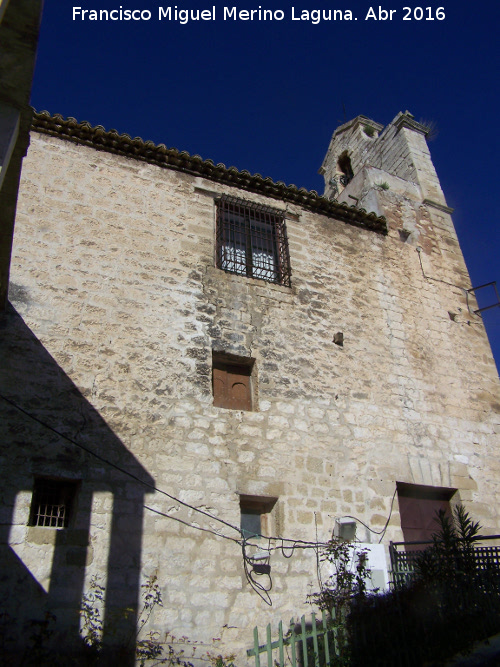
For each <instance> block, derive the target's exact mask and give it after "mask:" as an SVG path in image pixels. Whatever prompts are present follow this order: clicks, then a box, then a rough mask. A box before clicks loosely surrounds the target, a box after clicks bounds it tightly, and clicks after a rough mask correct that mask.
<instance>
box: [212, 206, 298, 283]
mask: <svg viewBox="0 0 500 667" xmlns="http://www.w3.org/2000/svg"><path fill="white" fill-rule="evenodd" d="M215 206H216V266H217V268H219V269H222V270H223V271H226V273H233V274H236V275H241V276H246V277H247V278H254V279H258V280H264V281H265V282H268V283H274V284H276V285H283V286H285V287H291V268H290V251H289V247H288V235H287V231H286V223H285V211H283V210H280V209H277V208H273V207H271V206H266V205H263V204H258V203H255V202H251V201H248V200H245V199H238V198H237V197H233V196H231V195H223V196H222V197H218V198H217V199H215Z"/></svg>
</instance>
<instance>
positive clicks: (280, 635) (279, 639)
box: [278, 621, 285, 667]
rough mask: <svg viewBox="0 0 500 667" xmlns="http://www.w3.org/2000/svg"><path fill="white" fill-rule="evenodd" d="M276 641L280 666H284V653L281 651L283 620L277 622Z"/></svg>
mask: <svg viewBox="0 0 500 667" xmlns="http://www.w3.org/2000/svg"><path fill="white" fill-rule="evenodd" d="M278 635H279V636H278V642H279V650H280V667H285V654H284V652H283V621H280V622H279V625H278Z"/></svg>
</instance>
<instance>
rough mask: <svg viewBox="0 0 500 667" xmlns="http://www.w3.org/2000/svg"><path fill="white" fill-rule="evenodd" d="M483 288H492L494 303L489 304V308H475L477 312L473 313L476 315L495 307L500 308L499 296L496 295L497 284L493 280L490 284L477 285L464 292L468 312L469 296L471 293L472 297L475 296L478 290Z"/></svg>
mask: <svg viewBox="0 0 500 667" xmlns="http://www.w3.org/2000/svg"><path fill="white" fill-rule="evenodd" d="M485 287H493V289H494V291H495V296H496V302H495V303H492V304H490V305H489V306H484V307H483V308H477V310H474V311H473V312H474V313H476V315H477V314H478V313H482V312H483V311H485V310H490V309H491V308H497V306H500V295H499V294H498V288H497V282H496V280H494V281H493V282H491V283H485V284H484V285H479V287H471V288H470V289H468V290H465V292H466V295H467V307H468V308H469V311H470V307H469V294H470V293H471V292H472V293H473V294H474V296H476V292H477V291H478V290H480V289H483V288H485Z"/></svg>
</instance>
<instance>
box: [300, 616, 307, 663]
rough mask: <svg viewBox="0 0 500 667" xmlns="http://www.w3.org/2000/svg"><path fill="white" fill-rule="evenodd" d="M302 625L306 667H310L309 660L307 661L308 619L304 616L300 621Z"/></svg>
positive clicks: (303, 652) (303, 653)
mask: <svg viewBox="0 0 500 667" xmlns="http://www.w3.org/2000/svg"><path fill="white" fill-rule="evenodd" d="M300 625H301V629H302V633H301V641H302V655H303V657H304V667H309V660H308V659H307V635H306V617H305V616H302V618H301V619H300Z"/></svg>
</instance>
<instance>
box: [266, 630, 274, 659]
mask: <svg viewBox="0 0 500 667" xmlns="http://www.w3.org/2000/svg"><path fill="white" fill-rule="evenodd" d="M266 640H267V641H266V651H267V667H273V647H272V643H273V640H272V639H271V624H270V623H268V624H267V636H266Z"/></svg>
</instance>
